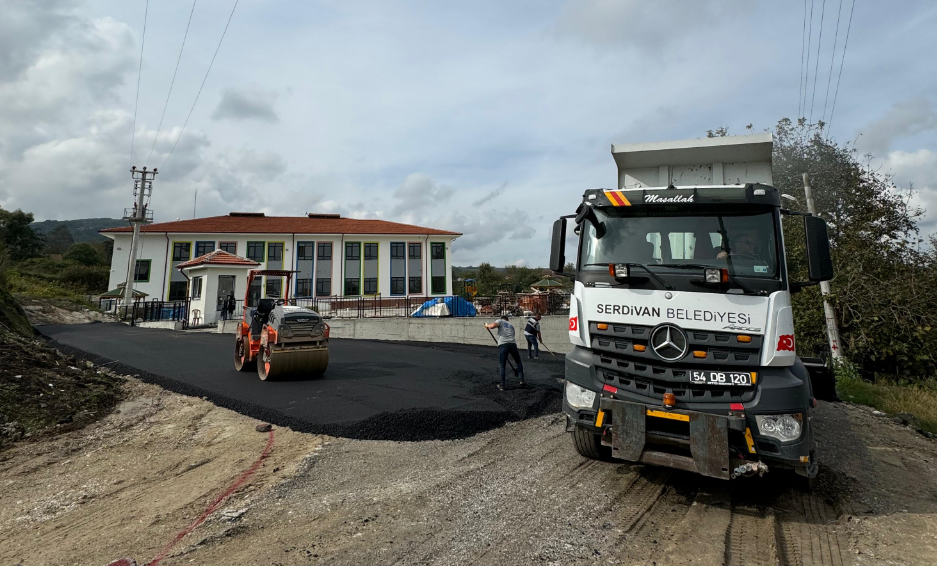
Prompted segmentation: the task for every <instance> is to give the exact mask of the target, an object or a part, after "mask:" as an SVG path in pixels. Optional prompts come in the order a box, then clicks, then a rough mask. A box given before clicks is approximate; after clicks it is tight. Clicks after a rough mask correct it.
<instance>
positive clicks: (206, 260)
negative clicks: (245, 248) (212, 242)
mask: <svg viewBox="0 0 937 566" xmlns="http://www.w3.org/2000/svg"><path fill="white" fill-rule="evenodd" d="M208 264H211V265H244V266H247V267H257V266H258V265H260V264H259V263H257V262H256V261H253V260H250V259H247V258H244V257H241V256H239V255H234V254H232V253H228V252H226V251H224V250H215V251H213V252H208V253H207V254H205V255H202V256H199V257H197V258H195V259H190V260H189V261H184V262H182V263H180V264H179V265H177V266H176V269H182V268H183V267H195V266H196V265H208Z"/></svg>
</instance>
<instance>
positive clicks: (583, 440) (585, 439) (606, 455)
mask: <svg viewBox="0 0 937 566" xmlns="http://www.w3.org/2000/svg"><path fill="white" fill-rule="evenodd" d="M572 435H573V446H575V447H576V452H579V455H580V456H583V457H585V458H591V459H593V460H611V459H612V449H611V448H609V447H608V446H602V435H600V434H597V433H596V432H595V431H594V430H592V429H589V428H586V427H582V426H577V427H576V430H574V431H573V432H572Z"/></svg>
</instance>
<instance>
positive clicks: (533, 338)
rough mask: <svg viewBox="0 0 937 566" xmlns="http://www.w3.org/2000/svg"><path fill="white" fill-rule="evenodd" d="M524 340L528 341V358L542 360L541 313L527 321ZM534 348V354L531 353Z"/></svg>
mask: <svg viewBox="0 0 937 566" xmlns="http://www.w3.org/2000/svg"><path fill="white" fill-rule="evenodd" d="M524 338H526V339H527V357H528V358H530V359H531V360H532V359H534V358H538V359H539V358H540V345H539V343H538V341H543V337H542V336H541V335H540V313H537V314H535V315H534V316H532V317H530V318H528V319H527V326H525V327H524ZM531 346H533V352H531V351H530V348H531Z"/></svg>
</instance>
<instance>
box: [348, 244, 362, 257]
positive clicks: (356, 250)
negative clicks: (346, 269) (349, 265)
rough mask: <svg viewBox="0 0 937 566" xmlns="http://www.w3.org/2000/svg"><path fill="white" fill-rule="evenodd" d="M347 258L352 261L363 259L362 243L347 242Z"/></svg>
mask: <svg viewBox="0 0 937 566" xmlns="http://www.w3.org/2000/svg"><path fill="white" fill-rule="evenodd" d="M345 259H346V260H350V261H357V260H359V259H361V244H360V243H359V242H346V243H345Z"/></svg>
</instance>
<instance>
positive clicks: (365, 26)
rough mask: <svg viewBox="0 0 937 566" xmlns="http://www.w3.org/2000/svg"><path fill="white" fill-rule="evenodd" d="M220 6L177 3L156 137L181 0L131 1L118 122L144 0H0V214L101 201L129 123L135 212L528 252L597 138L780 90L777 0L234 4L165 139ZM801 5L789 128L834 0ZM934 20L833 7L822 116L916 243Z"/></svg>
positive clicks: (745, 113)
mask: <svg viewBox="0 0 937 566" xmlns="http://www.w3.org/2000/svg"><path fill="white" fill-rule="evenodd" d="M233 3H234V0H199V1H198V2H197V5H196V6H195V10H194V13H193V15H192V20H191V28H190V30H189V34H188V38H187V40H186V43H185V48H184V51H183V52H182V58H181V63H180V66H179V71H178V75H177V76H176V79H175V83H174V86H173V90H172V96H171V97H170V98H169V102H168V106H166V114H165V118H164V119H163V122H162V127H161V129H160V133H159V136H158V137H157V135H156V132H157V129H158V128H159V126H160V119H161V115H162V113H163V108H164V106H165V105H166V100H167V92H168V91H169V87H170V81H171V80H172V76H173V69H174V67H175V65H176V61H177V58H178V57H179V50H180V45H181V43H182V38H183V33H184V31H185V28H186V23H187V21H188V19H189V14H190V12H191V10H192V2H191V0H158V1H153V2H150V5H149V13H148V18H147V24H146V38H145V48H144V51H143V62H142V75H141V80H140V94H139V102H138V111H137V115H136V128H135V135H133V136H132V132H134V128H133V121H134V100H135V95H136V92H137V73H138V65H139V64H140V59H139V57H140V43H141V38H142V36H143V16H144V6H145V0H119V1H117V0H90V1H82V0H0V14H2V16H0V206H2V207H4V208H7V209H15V208H22V209H24V210H27V211H31V212H34V213H35V215H36V217H37V219H60V220H64V219H71V218H87V217H111V218H114V217H120V216H121V213H122V211H123V208H124V207H128V206H131V205H132V195H131V188H132V184H131V179H130V173H129V167H130V165H131V138H133V147H134V157H133V161H132V163H133V164H135V165H137V166H143V165H144V164H147V165H148V166H149V167H150V168H152V167H154V166H156V167H158V168H159V171H160V173H159V175H158V177H157V179H156V184H155V190H154V194H153V199H152V207H153V209H154V210H155V214H156V219H157V221H165V220H173V219H175V218H191V217H192V214H193V198H194V195H195V191H196V189H197V190H198V209H197V214H198V216H210V215H218V214H227V213H228V212H229V211H232V210H262V211H265V212H267V213H268V214H278V215H300V214H303V213H305V212H307V211H309V212H313V211H316V212H340V213H342V214H343V215H348V216H354V217H361V218H384V219H388V220H395V221H401V222H411V223H416V224H421V225H425V226H431V227H435V228H445V229H451V230H457V231H459V232H463V233H464V234H465V235H464V236H462V237H461V238H459V240H457V241H456V244H455V246H454V250H455V252H454V260H455V263H456V264H461V265H467V264H477V263H478V262H480V261H490V262H492V263H494V264H496V265H504V264H510V263H522V264H527V265H545V264H546V263H547V259H548V254H549V233H550V226H551V223H552V221H553V220H554V219H555V218H556V217H557V216H559V215H561V214H569V213H571V212H573V211H574V209H575V208H576V206H577V205H578V202H579V200H580V198H581V195H582V191H583V189H586V188H594V187H612V186H614V185H615V178H616V171H615V166H614V162H613V160H612V158H611V156H610V153H609V151H610V149H609V148H610V145H611V144H612V143H632V142H642V141H659V140H668V139H681V138H691V137H699V136H702V135H705V131H706V130H707V129H710V128H715V127H717V126H720V125H727V126H728V127H729V128H730V133H734V134H741V133H745V132H746V130H745V126H746V125H747V124H752V125H753V126H754V130H755V131H762V130H763V129H765V128H771V127H772V126H773V125H774V124H775V123H776V122H777V120H778V119H780V118H783V117H791V118H793V117H795V116H796V115H797V113H798V107H799V106H800V105H799V104H798V99H799V96H800V92H799V91H800V80H799V78H800V77H799V75H800V72H801V68H802V66H801V55H802V37H803V26H804V5H803V3H802V2H796V1H790V2H776V1H771V2H767V1H766V2H758V3H755V2H750V1H747V0H723V1H704V0H695V1H692V2H689V1H687V2H682V1H676V0H673V1H665V0H656V1H654V2H647V1H644V2H641V1H638V0H620V1H612V0H583V1H560V0H555V1H546V0H531V1H529V2H528V1H512V2H505V1H504V0H500V1H493V2H482V1H478V2H460V3H455V2H430V1H427V2H402V1H398V2H387V1H383V0H376V1H373V2H370V1H363V0H362V1H357V0H356V1H334V2H333V1H328V2H326V1H312V0H295V1H289V0H240V3H239V4H238V6H237V10H236V11H235V13H234V17H233V19H232V20H231V24H230V27H229V29H228V31H227V35H226V36H225V39H224V42H223V44H222V46H221V50H220V52H219V53H218V57H217V59H216V61H215V63H214V66H213V68H212V70H211V74H210V75H209V77H208V80H207V82H206V83H205V87H204V89H203V90H202V92H201V96H200V98H199V100H198V104H197V105H196V106H195V109H194V112H192V115H191V118H190V119H189V122H188V125H187V126H186V128H185V131H184V133H183V134H182V136H181V138H179V133H180V131H181V129H182V126H183V123H184V122H185V120H186V116H187V115H188V113H189V109H190V108H191V107H192V103H193V100H194V99H195V96H196V93H197V92H198V90H199V86H200V85H201V83H202V79H203V78H204V76H205V71H206V69H207V67H208V64H209V61H210V60H211V58H212V55H213V53H214V51H215V48H216V46H217V44H218V40H219V38H220V37H221V34H222V31H223V29H224V27H225V23H226V21H227V19H228V15H229V14H230V11H231V8H232V6H233ZM808 5H809V4H808ZM822 5H823V2H821V0H815V3H814V22H813V39H812V42H813V43H812V49H811V54H810V57H811V62H810V79H809V84H808V90H809V93H810V95H809V96H808V101H807V111H806V112H805V114H809V113H810V107H811V106H812V107H813V112H812V115H813V119H814V120H817V119H819V118H820V117H821V116H824V115H825V116H826V118H827V119H829V115H830V112H831V110H832V99H833V94H834V92H835V86H836V75H837V74H838V72H839V65H840V56H841V52H842V46H843V42H844V39H845V34H846V24H847V22H848V19H849V11H850V8H851V7H852V0H843V2H842V4H841V3H840V2H839V1H838V0H828V1H826V2H825V5H826V10H825V12H823V13H821V7H822ZM841 6H842V8H841V9H842V15H841V16H839V13H840V7H841ZM837 17H841V20H840V26H839V32H838V34H837V32H836V20H837ZM821 18H823V25H822V41H821V42H820V43H819V49H820V52H819V65H818V72H817V75H816V77H817V78H816V87H815V88H814V65H815V62H816V61H817V60H818V58H817V45H818V43H817V41H818V36H819V35H820V33H819V32H820V20H821ZM808 25H809V24H808ZM935 28H937V4H935V3H934V2H932V1H928V0H924V1H910V0H900V1H899V2H892V3H885V2H877V1H873V0H856V7H855V15H854V17H853V21H852V28H851V31H850V35H849V43H848V51H847V53H846V59H845V66H844V68H843V72H842V82H841V84H840V86H839V94H838V98H837V99H836V107H835V108H836V111H835V115H834V116H833V120H832V125H831V133H832V136H833V137H834V138H835V139H837V140H839V141H849V142H852V141H853V140H857V141H856V143H857V145H858V147H859V148H860V149H862V150H863V151H869V152H872V153H873V154H874V155H875V156H876V159H875V160H874V161H873V164H874V166H876V167H880V168H881V170H882V171H884V172H888V173H890V174H893V175H894V176H895V179H896V182H898V183H899V184H900V185H901V186H905V187H906V186H908V185H909V184H910V183H913V184H914V187H915V188H916V189H918V190H919V191H920V194H919V196H918V201H919V202H920V204H922V205H924V206H927V207H929V208H931V209H933V211H934V212H933V213H931V215H930V216H928V218H927V220H926V222H925V224H924V229H925V232H928V233H929V232H932V231H933V230H934V228H935V226H937V88H935V87H937V57H934V53H937V33H935V32H934V30H935ZM834 40H836V41H837V42H838V43H837V46H836V56H835V59H834V60H833V81H832V87H831V89H830V92H829V95H827V80H828V77H829V74H830V64H831V54H832V53H833V51H832V49H833V41H834ZM814 93H815V94H814ZM177 138H178V139H179V141H178V145H177V146H176V147H175V150H174V151H173V153H172V156H171V158H169V160H168V161H167V157H168V156H169V154H170V150H171V148H172V147H173V145H174V143H175V142H176V139H177ZM154 140H155V146H154ZM151 152H152V153H151Z"/></svg>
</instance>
